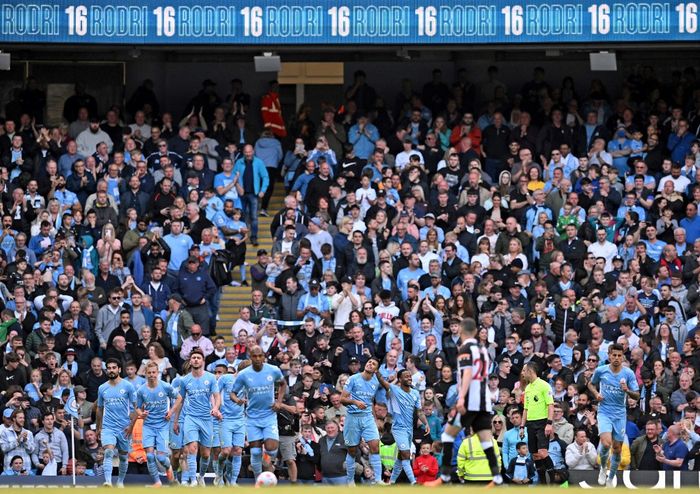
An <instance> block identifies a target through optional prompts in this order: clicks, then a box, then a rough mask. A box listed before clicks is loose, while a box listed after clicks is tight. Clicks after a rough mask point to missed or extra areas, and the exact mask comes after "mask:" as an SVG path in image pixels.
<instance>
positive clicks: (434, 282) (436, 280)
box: [423, 273, 452, 302]
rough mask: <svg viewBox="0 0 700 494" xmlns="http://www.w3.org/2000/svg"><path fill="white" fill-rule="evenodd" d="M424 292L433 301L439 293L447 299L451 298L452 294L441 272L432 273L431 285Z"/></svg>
mask: <svg viewBox="0 0 700 494" xmlns="http://www.w3.org/2000/svg"><path fill="white" fill-rule="evenodd" d="M423 293H424V294H425V296H426V297H429V298H430V300H432V301H433V302H434V301H435V297H436V296H437V295H441V296H442V297H444V298H445V300H447V299H449V298H450V297H451V296H452V294H451V292H450V290H449V288H447V287H446V286H444V285H443V284H442V276H441V275H440V273H431V274H430V286H429V287H428V288H426V289H425V290H424V291H423Z"/></svg>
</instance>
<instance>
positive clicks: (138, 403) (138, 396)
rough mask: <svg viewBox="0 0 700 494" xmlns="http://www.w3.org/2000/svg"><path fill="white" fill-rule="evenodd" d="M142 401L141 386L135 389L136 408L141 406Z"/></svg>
mask: <svg viewBox="0 0 700 494" xmlns="http://www.w3.org/2000/svg"><path fill="white" fill-rule="evenodd" d="M143 403H144V397H143V393H142V392H141V388H139V389H138V391H136V408H141V406H142V405H143Z"/></svg>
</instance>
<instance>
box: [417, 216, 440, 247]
mask: <svg viewBox="0 0 700 494" xmlns="http://www.w3.org/2000/svg"><path fill="white" fill-rule="evenodd" d="M423 220H424V221H425V226H422V227H421V229H420V230H419V237H420V240H425V239H426V238H427V237H428V231H430V230H435V231H436V232H437V236H438V238H437V240H438V242H439V243H442V242H444V241H445V231H444V230H443V229H442V228H440V227H439V226H437V225H436V224H435V215H434V214H433V213H428V214H426V215H425V216H423Z"/></svg>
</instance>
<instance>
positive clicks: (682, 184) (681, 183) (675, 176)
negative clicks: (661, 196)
mask: <svg viewBox="0 0 700 494" xmlns="http://www.w3.org/2000/svg"><path fill="white" fill-rule="evenodd" d="M669 181H670V182H673V189H674V190H675V191H676V192H678V193H679V194H684V193H685V191H686V189H687V188H688V185H690V180H689V179H688V177H686V176H685V175H683V174H682V173H681V164H680V163H674V164H672V165H671V175H666V176H665V177H664V178H662V179H661V180H659V188H658V189H657V190H658V191H659V192H661V191H662V190H664V184H665V183H666V182H669Z"/></svg>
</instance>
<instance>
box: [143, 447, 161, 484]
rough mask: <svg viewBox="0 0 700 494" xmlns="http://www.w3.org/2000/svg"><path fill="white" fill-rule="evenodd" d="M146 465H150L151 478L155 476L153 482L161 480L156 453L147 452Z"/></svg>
mask: <svg viewBox="0 0 700 494" xmlns="http://www.w3.org/2000/svg"><path fill="white" fill-rule="evenodd" d="M146 465H147V466H148V473H149V474H150V475H151V478H153V482H154V483H157V482H160V477H159V476H158V465H156V455H154V454H153V453H146Z"/></svg>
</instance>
